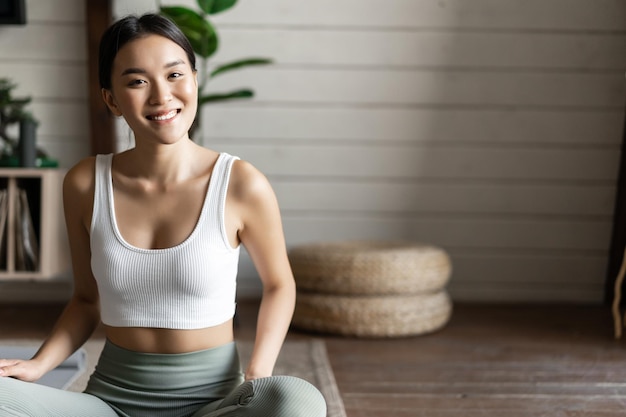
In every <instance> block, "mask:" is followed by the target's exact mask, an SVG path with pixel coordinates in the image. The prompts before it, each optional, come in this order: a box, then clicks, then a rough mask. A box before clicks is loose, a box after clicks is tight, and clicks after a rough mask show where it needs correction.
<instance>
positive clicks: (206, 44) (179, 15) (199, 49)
mask: <svg viewBox="0 0 626 417" xmlns="http://www.w3.org/2000/svg"><path fill="white" fill-rule="evenodd" d="M160 12H161V15H163V16H165V17H167V18H169V19H171V20H172V21H173V22H174V23H176V26H178V27H179V28H180V30H181V31H182V32H183V33H184V34H185V36H186V37H187V39H189V43H191V47H192V48H193V50H194V52H195V53H196V54H198V55H200V56H201V57H203V58H208V57H210V56H211V55H213V54H214V53H215V51H217V48H218V46H219V40H218V37H217V32H216V31H215V28H214V27H213V25H212V24H211V23H210V22H209V21H208V20H205V19H204V18H203V17H202V16H200V15H199V14H198V13H197V12H195V11H194V10H191V9H188V8H186V7H181V6H172V7H161V9H160Z"/></svg>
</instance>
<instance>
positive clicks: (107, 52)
mask: <svg viewBox="0 0 626 417" xmlns="http://www.w3.org/2000/svg"><path fill="white" fill-rule="evenodd" d="M147 35H159V36H163V37H164V38H167V39H169V40H171V41H172V42H174V43H176V44H177V45H178V46H180V47H181V48H183V50H184V51H185V53H186V54H187V58H189V64H190V65H191V69H193V70H194V71H195V70H196V55H195V54H194V52H193V49H192V47H191V44H190V43H189V40H187V37H185V35H184V34H183V32H181V30H180V29H179V28H178V26H176V24H175V23H174V22H172V21H171V20H169V19H168V18H166V17H163V16H160V15H158V14H153V13H147V14H144V15H142V16H135V15H130V16H126V17H124V18H122V19H120V20H118V21H117V22H115V23H114V24H113V25H111V26H110V27H109V28H108V29H107V30H106V31H105V32H104V34H103V35H102V38H101V39H100V51H99V61H98V77H99V81H100V87H102V88H106V89H107V90H110V89H111V71H112V69H113V60H114V59H115V56H116V55H117V53H118V51H119V50H120V49H121V48H122V47H123V46H124V45H126V44H127V43H128V42H130V41H132V40H135V39H137V38H141V37H143V36H147Z"/></svg>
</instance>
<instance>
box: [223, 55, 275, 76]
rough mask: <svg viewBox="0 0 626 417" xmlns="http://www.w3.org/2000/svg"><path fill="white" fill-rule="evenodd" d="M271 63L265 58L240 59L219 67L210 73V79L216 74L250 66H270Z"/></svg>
mask: <svg viewBox="0 0 626 417" xmlns="http://www.w3.org/2000/svg"><path fill="white" fill-rule="evenodd" d="M271 63H272V60H271V59H267V58H246V59H240V60H238V61H233V62H229V63H228V64H224V65H220V66H219V67H217V68H215V69H214V70H213V71H212V72H211V77H214V76H216V75H218V74H221V73H223V72H228V71H232V70H234V69H237V68H241V67H248V66H252V65H268V64H271Z"/></svg>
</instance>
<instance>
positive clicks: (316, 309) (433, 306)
mask: <svg viewBox="0 0 626 417" xmlns="http://www.w3.org/2000/svg"><path fill="white" fill-rule="evenodd" d="M451 314H452V302H451V300H450V297H449V296H448V294H447V292H446V291H445V290H439V291H436V292H433V293H429V294H415V295H388V296H340V295H328V294H310V293H300V292H299V293H298V302H297V303H296V311H295V314H294V317H293V321H292V324H293V326H294V327H296V328H300V329H303V330H309V331H315V332H321V333H334V334H340V335H344V336H358V337H400V336H413V335H421V334H425V333H430V332H433V331H435V330H438V329H440V328H441V327H443V326H444V325H445V324H446V323H447V322H448V320H449V319H450V316H451Z"/></svg>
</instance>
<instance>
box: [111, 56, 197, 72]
mask: <svg viewBox="0 0 626 417" xmlns="http://www.w3.org/2000/svg"><path fill="white" fill-rule="evenodd" d="M184 63H185V61H183V60H182V59H177V60H175V61H171V62H168V63H167V64H165V65H163V68H171V67H175V66H177V65H182V64H184ZM145 73H146V70H145V69H143V68H136V67H132V68H126V69H125V70H124V71H123V72H122V75H128V74H145Z"/></svg>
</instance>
